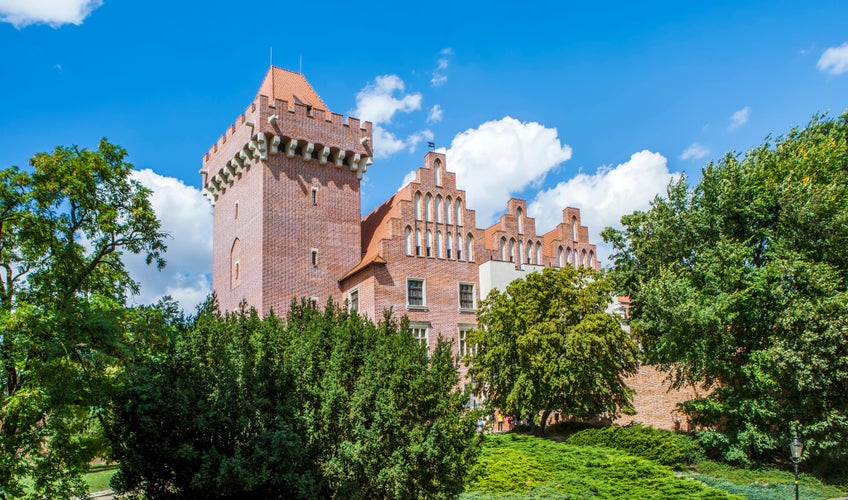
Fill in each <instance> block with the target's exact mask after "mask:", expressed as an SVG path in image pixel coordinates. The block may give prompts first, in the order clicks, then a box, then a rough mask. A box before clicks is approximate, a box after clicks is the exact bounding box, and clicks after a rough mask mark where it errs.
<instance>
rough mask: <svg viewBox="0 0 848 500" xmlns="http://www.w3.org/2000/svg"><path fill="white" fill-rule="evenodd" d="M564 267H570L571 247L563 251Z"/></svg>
mask: <svg viewBox="0 0 848 500" xmlns="http://www.w3.org/2000/svg"><path fill="white" fill-rule="evenodd" d="M565 265H567V266H569V265H571V247H568V248H566V249H565ZM560 267H562V266H560Z"/></svg>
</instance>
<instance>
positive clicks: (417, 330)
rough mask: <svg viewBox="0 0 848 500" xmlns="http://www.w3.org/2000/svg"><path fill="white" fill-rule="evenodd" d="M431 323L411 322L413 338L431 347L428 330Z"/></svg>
mask: <svg viewBox="0 0 848 500" xmlns="http://www.w3.org/2000/svg"><path fill="white" fill-rule="evenodd" d="M428 327H429V325H428V324H427V323H410V324H409V332H410V333H412V338H414V339H415V340H417V341H418V343H419V344H421V345H423V346H424V347H429V346H428V342H427V330H429V328H428Z"/></svg>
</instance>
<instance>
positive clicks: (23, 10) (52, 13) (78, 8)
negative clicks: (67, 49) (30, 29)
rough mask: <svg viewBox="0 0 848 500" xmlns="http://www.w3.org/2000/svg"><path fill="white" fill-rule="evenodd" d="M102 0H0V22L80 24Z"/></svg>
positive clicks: (17, 25) (55, 24) (13, 23)
mask: <svg viewBox="0 0 848 500" xmlns="http://www.w3.org/2000/svg"><path fill="white" fill-rule="evenodd" d="M102 4H103V0H0V22H6V23H10V24H12V25H13V26H15V27H16V28H23V27H24V26H29V25H30V24H47V25H50V26H52V27H54V28H58V27H59V26H62V25H63V24H75V25H80V24H82V22H83V20H85V18H86V17H88V15H89V14H91V12H92V11H93V10H94V9H96V8H98V7H100V6H101V5H102Z"/></svg>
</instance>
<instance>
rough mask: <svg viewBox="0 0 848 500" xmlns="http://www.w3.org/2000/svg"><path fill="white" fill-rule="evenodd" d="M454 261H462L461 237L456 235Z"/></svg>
mask: <svg viewBox="0 0 848 500" xmlns="http://www.w3.org/2000/svg"><path fill="white" fill-rule="evenodd" d="M456 260H462V235H461V234H459V233H456Z"/></svg>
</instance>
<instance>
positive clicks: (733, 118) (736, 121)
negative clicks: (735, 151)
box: [727, 106, 751, 130]
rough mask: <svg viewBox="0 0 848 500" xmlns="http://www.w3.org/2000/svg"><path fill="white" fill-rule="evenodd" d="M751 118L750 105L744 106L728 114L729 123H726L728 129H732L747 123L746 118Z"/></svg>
mask: <svg viewBox="0 0 848 500" xmlns="http://www.w3.org/2000/svg"><path fill="white" fill-rule="evenodd" d="M749 118H751V107H750V106H745V107H744V108H742V109H740V110H738V111H736V112H734V113H733V114H732V115H730V125H728V127H727V128H728V129H729V130H734V129H737V128H739V127H741V126H742V125H745V124H746V123H748V119H749Z"/></svg>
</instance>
